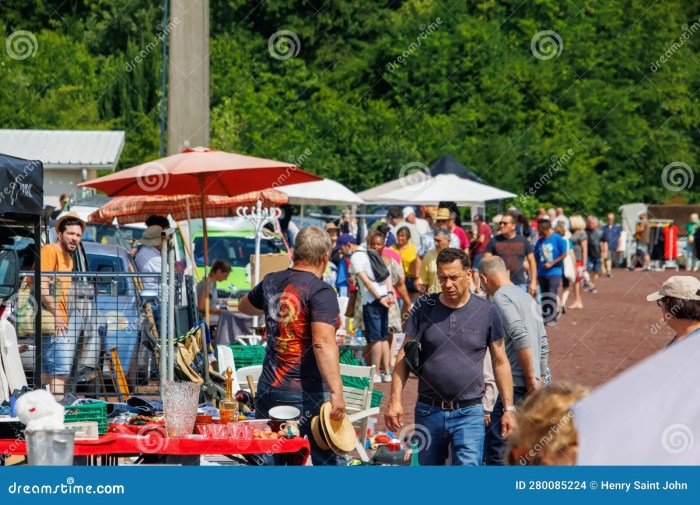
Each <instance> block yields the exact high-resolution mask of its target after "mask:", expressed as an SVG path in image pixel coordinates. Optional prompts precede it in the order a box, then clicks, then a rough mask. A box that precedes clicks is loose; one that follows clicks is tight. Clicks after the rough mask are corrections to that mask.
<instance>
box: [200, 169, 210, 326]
mask: <svg viewBox="0 0 700 505" xmlns="http://www.w3.org/2000/svg"><path fill="white" fill-rule="evenodd" d="M199 186H200V188H204V180H202V181H200V184H199ZM201 197H202V244H203V245H204V292H205V293H206V294H207V296H205V297H204V321H205V322H206V323H207V326H209V239H208V237H207V215H206V214H205V211H206V207H207V203H206V198H207V197H206V195H205V194H204V189H202V193H201Z"/></svg>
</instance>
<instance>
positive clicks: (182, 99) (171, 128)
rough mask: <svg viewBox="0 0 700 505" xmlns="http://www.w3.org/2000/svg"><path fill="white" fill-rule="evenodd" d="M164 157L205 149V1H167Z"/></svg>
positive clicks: (206, 126) (206, 59)
mask: <svg viewBox="0 0 700 505" xmlns="http://www.w3.org/2000/svg"><path fill="white" fill-rule="evenodd" d="M168 30H169V31H168V36H169V39H170V40H169V73H168V155H170V154H176V153H179V152H181V151H182V149H183V148H185V147H198V146H203V147H208V146H209V0H170V24H169V25H168Z"/></svg>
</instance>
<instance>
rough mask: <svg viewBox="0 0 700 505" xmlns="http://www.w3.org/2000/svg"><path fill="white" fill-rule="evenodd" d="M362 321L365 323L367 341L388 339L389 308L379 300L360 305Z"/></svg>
mask: <svg viewBox="0 0 700 505" xmlns="http://www.w3.org/2000/svg"><path fill="white" fill-rule="evenodd" d="M362 322H363V323H365V338H366V339H367V343H369V344H374V343H376V342H381V341H383V340H388V339H389V309H387V308H386V307H385V306H384V305H382V304H381V303H380V302H379V300H374V301H373V302H372V303H366V304H364V305H363V306H362Z"/></svg>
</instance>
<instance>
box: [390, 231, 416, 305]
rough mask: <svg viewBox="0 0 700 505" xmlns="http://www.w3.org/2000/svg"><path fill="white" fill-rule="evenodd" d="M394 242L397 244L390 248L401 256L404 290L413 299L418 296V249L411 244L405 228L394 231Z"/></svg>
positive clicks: (408, 232)
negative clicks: (404, 281) (404, 280)
mask: <svg viewBox="0 0 700 505" xmlns="http://www.w3.org/2000/svg"><path fill="white" fill-rule="evenodd" d="M396 242H397V243H396V244H395V245H393V246H391V248H392V249H393V250H394V251H396V252H398V253H399V254H400V255H401V261H402V262H403V271H404V275H405V279H406V288H407V289H408V293H409V294H410V295H411V298H415V297H416V296H417V295H418V289H417V288H416V282H417V281H418V276H419V274H420V264H421V260H420V256H418V249H417V248H416V246H415V244H414V243H413V242H411V231H410V230H409V229H408V228H407V227H405V226H402V227H401V228H399V229H398V230H397V231H396Z"/></svg>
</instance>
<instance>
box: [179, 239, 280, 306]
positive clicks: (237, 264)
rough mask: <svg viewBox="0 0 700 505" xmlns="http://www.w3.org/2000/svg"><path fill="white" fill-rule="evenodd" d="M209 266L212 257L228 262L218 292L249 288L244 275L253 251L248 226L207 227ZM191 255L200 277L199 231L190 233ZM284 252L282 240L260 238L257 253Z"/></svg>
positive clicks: (238, 292) (234, 293)
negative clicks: (234, 228)
mask: <svg viewBox="0 0 700 505" xmlns="http://www.w3.org/2000/svg"><path fill="white" fill-rule="evenodd" d="M207 237H208V238H209V242H208V243H209V266H210V267H211V264H212V263H214V261H215V260H225V261H227V262H228V263H229V264H230V265H231V275H229V277H228V279H226V280H225V281H220V282H218V283H217V285H216V288H217V290H218V291H219V296H222V297H227V296H242V295H244V294H245V293H247V292H248V291H250V289H251V286H250V282H249V281H248V279H247V275H246V266H247V265H248V264H249V263H250V256H251V255H253V254H255V238H253V233H252V231H250V230H245V231H210V232H208V233H207ZM193 238H194V240H193V243H194V248H193V251H192V254H193V255H194V258H195V262H196V264H197V271H198V272H199V276H200V278H203V277H204V239H203V237H202V234H201V233H198V234H195V235H194V236H193ZM278 252H284V243H283V242H282V240H281V239H279V238H270V239H262V240H260V254H267V253H278Z"/></svg>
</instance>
